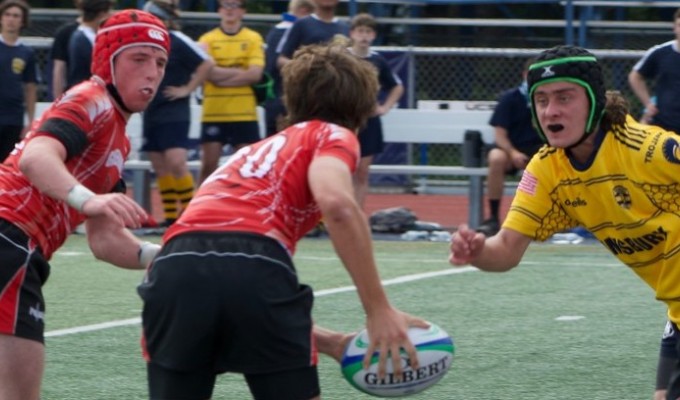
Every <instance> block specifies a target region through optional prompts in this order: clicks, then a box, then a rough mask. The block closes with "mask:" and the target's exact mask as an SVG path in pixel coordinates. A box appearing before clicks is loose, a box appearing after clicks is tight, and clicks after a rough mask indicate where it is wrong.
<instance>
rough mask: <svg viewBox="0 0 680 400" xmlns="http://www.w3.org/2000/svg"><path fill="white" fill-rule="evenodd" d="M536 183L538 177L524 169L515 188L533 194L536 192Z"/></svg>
mask: <svg viewBox="0 0 680 400" xmlns="http://www.w3.org/2000/svg"><path fill="white" fill-rule="evenodd" d="M537 185H538V179H536V177H535V176H534V175H533V174H532V173H531V172H529V171H524V173H522V179H521V180H520V181H519V185H517V189H518V190H521V191H523V192H524V193H526V194H529V195H532V196H533V195H535V194H536V186H537Z"/></svg>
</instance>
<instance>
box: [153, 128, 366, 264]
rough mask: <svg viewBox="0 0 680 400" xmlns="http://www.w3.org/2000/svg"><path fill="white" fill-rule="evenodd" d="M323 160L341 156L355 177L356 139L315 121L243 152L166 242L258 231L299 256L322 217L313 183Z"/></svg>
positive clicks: (206, 187)
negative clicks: (315, 165)
mask: <svg viewBox="0 0 680 400" xmlns="http://www.w3.org/2000/svg"><path fill="white" fill-rule="evenodd" d="M318 156H332V157H337V158H339V159H340V160H342V161H344V162H345V163H347V165H348V166H349V168H350V170H351V171H352V172H354V170H355V169H356V166H357V163H358V160H359V143H358V141H357V138H356V135H355V134H354V133H353V132H352V131H350V130H348V129H346V128H343V127H340V126H338V125H334V124H329V123H327V122H323V121H316V120H315V121H309V122H303V123H299V124H296V125H294V126H291V127H289V128H288V129H286V130H284V131H282V132H280V133H278V134H276V135H273V136H271V137H269V138H267V139H265V140H262V141H260V142H257V143H255V144H252V145H250V146H246V147H244V148H242V149H240V150H239V151H238V152H236V154H234V155H233V156H232V157H231V158H230V159H229V161H228V162H227V163H225V164H224V165H222V166H221V167H220V168H218V169H217V170H216V171H215V172H214V173H213V174H212V175H211V176H210V177H208V179H206V181H205V182H204V183H203V184H202V185H201V187H200V188H199V189H198V191H197V193H196V195H195V196H194V198H193V200H192V201H191V203H190V204H189V207H188V208H187V209H186V210H185V211H184V213H182V216H181V217H180V219H179V220H178V221H177V222H176V223H174V224H173V225H172V226H171V227H170V228H169V229H168V231H167V232H166V234H165V237H164V238H163V239H164V240H165V241H168V240H170V239H171V238H173V237H174V236H177V235H179V234H182V233H184V232H199V231H241V232H252V233H259V234H262V235H266V236H270V237H272V238H274V239H276V240H278V241H279V242H280V243H281V244H283V245H284V246H285V247H286V248H287V249H288V251H289V252H290V253H291V254H293V252H294V251H295V245H296V243H297V241H298V240H300V238H301V237H302V236H303V235H304V234H305V233H307V232H308V231H309V230H310V229H311V228H313V227H314V226H315V225H316V224H317V223H318V222H319V220H320V218H321V213H320V211H319V207H318V206H317V204H316V202H315V201H314V198H313V197H312V193H311V191H310V188H309V184H308V182H307V173H308V170H309V165H310V164H311V162H312V161H313V160H314V158H315V157H318Z"/></svg>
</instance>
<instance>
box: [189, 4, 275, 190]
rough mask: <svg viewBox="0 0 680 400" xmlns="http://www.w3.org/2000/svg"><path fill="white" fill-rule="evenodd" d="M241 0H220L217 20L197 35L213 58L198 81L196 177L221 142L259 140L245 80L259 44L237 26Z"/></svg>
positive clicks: (260, 61) (253, 71)
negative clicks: (198, 163) (198, 166)
mask: <svg viewBox="0 0 680 400" xmlns="http://www.w3.org/2000/svg"><path fill="white" fill-rule="evenodd" d="M245 1H246V0H221V1H220V3H219V9H218V13H219V15H220V26H219V27H217V28H215V29H213V30H211V31H209V32H207V33H205V34H203V35H202V36H201V37H200V38H199V39H198V41H199V43H201V44H202V45H203V46H205V49H206V51H207V52H208V54H209V55H210V56H211V57H212V58H213V60H215V63H216V64H217V65H216V66H215V67H213V68H212V69H211V71H210V75H209V76H208V80H207V81H206V82H205V84H204V85H203V115H202V119H201V121H202V124H201V125H202V126H201V173H200V180H201V182H203V181H204V180H205V179H206V178H207V177H208V176H209V175H210V174H211V173H212V172H213V171H214V170H215V169H216V168H217V165H218V163H219V160H220V156H221V155H222V149H223V147H224V146H225V145H227V144H229V145H231V146H232V147H233V148H234V149H235V150H238V149H240V148H241V147H243V146H245V145H248V144H250V143H254V142H257V141H258V140H260V127H259V125H258V123H257V110H256V107H257V104H256V100H255V94H254V92H253V89H252V88H251V85H252V84H254V83H257V82H259V81H260V78H262V72H263V70H264V49H263V47H264V44H263V41H262V36H261V35H260V34H259V33H257V32H255V31H254V30H252V29H249V28H246V27H245V26H243V23H242V20H243V16H244V15H245V13H246V5H245Z"/></svg>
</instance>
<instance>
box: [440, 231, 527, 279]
mask: <svg viewBox="0 0 680 400" xmlns="http://www.w3.org/2000/svg"><path fill="white" fill-rule="evenodd" d="M530 243H531V238H530V237H528V236H525V235H522V234H521V233H519V232H516V231H513V230H511V229H506V228H501V230H500V232H498V233H497V234H496V235H495V236H492V237H490V238H486V237H485V236H484V234H482V233H479V232H475V231H473V230H471V229H469V228H468V227H467V226H466V225H461V226H459V227H458V231H456V233H454V234H453V236H452V237H451V245H450V254H449V262H450V263H451V264H453V265H465V264H471V265H474V266H475V267H477V268H479V269H481V270H483V271H489V272H504V271H508V270H510V269H512V268H514V267H515V266H517V264H519V262H520V261H521V260H522V256H524V252H525V251H526V250H527V247H529V244H530Z"/></svg>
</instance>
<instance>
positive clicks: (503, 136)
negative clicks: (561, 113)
mask: <svg viewBox="0 0 680 400" xmlns="http://www.w3.org/2000/svg"><path fill="white" fill-rule="evenodd" d="M532 61H533V60H531V59H530V60H528V61H527V62H526V63H525V64H524V68H523V70H522V83H521V84H520V85H519V86H518V87H515V88H513V89H510V90H507V91H505V92H504V93H503V94H501V96H500V98H499V100H498V104H497V105H496V108H495V109H494V112H493V114H492V115H491V120H490V121H489V125H491V126H493V127H494V133H495V139H496V140H495V145H494V146H493V148H491V150H489V152H488V154H487V164H488V167H489V174H488V176H487V177H486V196H487V199H488V201H489V214H490V215H489V218H488V219H486V220H484V222H482V223H481V224H480V226H478V227H477V231H478V232H482V233H484V234H485V235H486V236H493V235H495V234H496V232H498V230H499V229H500V222H501V221H500V215H499V214H500V205H501V200H502V198H503V188H504V183H505V177H506V176H507V175H512V174H515V173H517V172H518V171H520V170H523V169H524V167H526V165H527V163H528V162H529V160H530V159H531V157H532V156H533V155H534V154H535V153H536V152H537V151H538V149H540V148H541V146H542V145H543V141H542V140H541V138H540V136H538V134H537V133H536V130H535V129H534V127H533V125H532V123H531V109H530V107H529V96H528V95H527V82H526V79H527V72H528V71H529V66H530V65H531V63H532Z"/></svg>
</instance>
